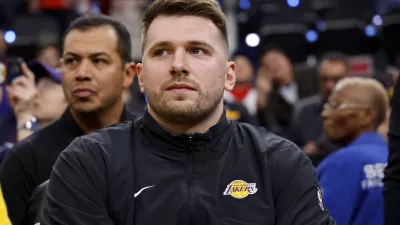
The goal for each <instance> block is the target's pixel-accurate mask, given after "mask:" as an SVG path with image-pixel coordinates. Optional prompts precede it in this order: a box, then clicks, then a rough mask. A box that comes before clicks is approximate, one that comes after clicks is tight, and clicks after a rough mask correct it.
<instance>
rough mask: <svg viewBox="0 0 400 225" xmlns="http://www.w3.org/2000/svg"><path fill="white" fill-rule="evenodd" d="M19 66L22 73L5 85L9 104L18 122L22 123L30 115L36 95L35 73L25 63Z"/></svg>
mask: <svg viewBox="0 0 400 225" xmlns="http://www.w3.org/2000/svg"><path fill="white" fill-rule="evenodd" d="M21 67H22V72H23V75H21V76H19V77H17V78H15V79H14V80H13V81H12V84H11V85H9V86H7V93H8V96H9V98H10V104H11V107H12V109H13V111H14V114H15V116H16V118H17V122H18V123H23V122H25V121H27V120H29V119H30V118H31V117H32V115H33V107H34V100H35V97H36V95H37V89H36V85H35V75H34V74H33V73H32V71H30V70H29V68H28V66H27V65H26V64H25V63H23V64H22V66H21Z"/></svg>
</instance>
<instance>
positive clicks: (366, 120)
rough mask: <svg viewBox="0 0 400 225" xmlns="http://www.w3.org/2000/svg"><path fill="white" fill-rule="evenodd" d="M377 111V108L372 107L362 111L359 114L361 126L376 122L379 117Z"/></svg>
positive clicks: (368, 125)
mask: <svg viewBox="0 0 400 225" xmlns="http://www.w3.org/2000/svg"><path fill="white" fill-rule="evenodd" d="M377 116H378V114H377V112H376V111H375V110H372V109H368V110H364V111H362V112H360V114H359V116H358V121H359V123H360V126H361V127H370V126H371V124H373V125H376V124H374V123H375V121H376V119H377Z"/></svg>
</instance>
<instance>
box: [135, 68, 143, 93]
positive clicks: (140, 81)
mask: <svg viewBox="0 0 400 225" xmlns="http://www.w3.org/2000/svg"><path fill="white" fill-rule="evenodd" d="M136 72H137V76H138V83H139V87H140V91H141V92H142V93H144V84H143V64H141V63H138V64H137V65H136Z"/></svg>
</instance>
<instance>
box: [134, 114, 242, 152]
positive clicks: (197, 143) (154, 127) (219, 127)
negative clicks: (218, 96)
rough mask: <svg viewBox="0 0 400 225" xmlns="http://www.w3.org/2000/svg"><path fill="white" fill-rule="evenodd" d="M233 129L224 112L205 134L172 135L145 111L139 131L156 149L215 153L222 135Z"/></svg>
mask: <svg viewBox="0 0 400 225" xmlns="http://www.w3.org/2000/svg"><path fill="white" fill-rule="evenodd" d="M234 128H235V126H234V124H233V123H232V122H231V121H229V120H228V119H227V118H226V112H225V110H224V112H223V114H222V115H221V119H220V121H219V122H218V123H217V124H216V125H214V126H212V127H211V128H210V129H209V130H208V131H207V132H205V133H193V134H178V135H174V134H172V133H171V132H170V131H168V130H167V129H165V128H163V127H162V126H161V125H160V124H158V123H157V121H156V120H155V119H154V118H153V117H152V116H151V115H150V114H149V112H148V111H147V109H146V111H145V114H144V116H143V119H142V123H141V125H140V129H141V130H142V131H143V133H144V135H145V136H147V138H146V139H148V140H151V143H150V142H149V143H148V144H150V145H152V146H155V147H156V148H157V149H160V148H162V149H172V150H176V151H180V152H185V151H201V150H202V149H205V148H207V149H209V150H211V151H217V147H218V146H219V144H220V143H221V142H222V139H223V135H224V134H225V133H226V132H227V131H229V130H231V131H232V130H233V129H234Z"/></svg>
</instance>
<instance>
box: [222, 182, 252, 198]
mask: <svg viewBox="0 0 400 225" xmlns="http://www.w3.org/2000/svg"><path fill="white" fill-rule="evenodd" d="M257 190H258V189H257V187H256V183H247V182H246V181H243V180H235V181H232V182H231V183H230V184H228V186H227V187H226V189H225V191H224V195H230V196H232V197H234V198H237V199H242V198H246V197H247V196H248V195H252V194H255V193H256V192H257Z"/></svg>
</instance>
